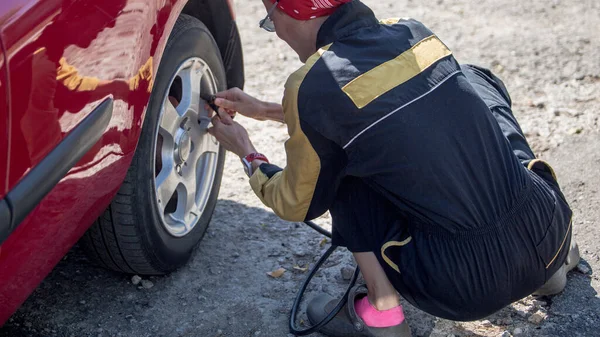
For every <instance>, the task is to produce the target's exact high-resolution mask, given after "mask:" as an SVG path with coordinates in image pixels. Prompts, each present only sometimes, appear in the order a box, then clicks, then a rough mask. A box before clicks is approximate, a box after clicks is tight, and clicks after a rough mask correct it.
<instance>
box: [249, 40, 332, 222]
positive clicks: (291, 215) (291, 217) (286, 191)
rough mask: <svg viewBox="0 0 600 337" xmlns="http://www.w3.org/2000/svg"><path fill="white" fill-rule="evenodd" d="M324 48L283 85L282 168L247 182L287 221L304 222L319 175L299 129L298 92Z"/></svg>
mask: <svg viewBox="0 0 600 337" xmlns="http://www.w3.org/2000/svg"><path fill="white" fill-rule="evenodd" d="M328 48H329V46H326V47H324V48H322V49H319V51H317V52H316V53H315V54H313V55H312V56H311V57H310V58H309V59H308V60H307V61H306V64H305V65H304V66H303V67H301V68H300V69H298V70H297V71H296V72H294V73H293V74H292V75H290V77H289V78H288V80H287V82H286V84H285V94H284V97H283V104H282V105H283V113H284V120H285V123H286V124H287V127H288V134H289V135H290V138H289V139H288V140H287V141H286V143H285V152H286V155H287V165H286V167H285V168H284V169H283V170H282V171H280V172H278V173H276V174H275V175H273V176H272V177H271V178H270V179H269V177H267V175H266V174H264V173H263V172H262V171H261V170H260V169H258V170H256V172H254V174H253V175H252V177H251V178H250V185H251V186H252V190H254V193H256V195H257V196H258V197H259V198H260V200H261V201H262V202H263V203H264V204H265V205H266V206H267V207H270V208H271V209H273V211H274V212H275V214H277V215H278V216H279V217H280V218H282V219H284V220H288V221H303V220H304V219H305V218H306V214H307V213H308V209H309V207H310V203H311V200H312V198H313V194H314V191H315V187H316V185H317V180H318V179H319V172H320V171H321V162H320V159H319V156H318V155H317V152H316V151H315V149H314V148H313V147H312V145H311V144H310V141H309V140H308V138H307V137H306V135H305V134H304V132H303V131H302V128H301V127H300V118H299V116H298V90H299V89H300V85H301V84H302V81H303V80H304V78H305V77H306V74H307V73H308V72H309V71H310V69H311V68H312V66H313V65H314V64H315V63H316V62H317V61H318V60H319V58H320V57H321V55H322V54H323V53H324V52H325V51H326V50H327V49H328Z"/></svg>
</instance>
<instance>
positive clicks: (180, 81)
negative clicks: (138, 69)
mask: <svg viewBox="0 0 600 337" xmlns="http://www.w3.org/2000/svg"><path fill="white" fill-rule="evenodd" d="M220 55H221V54H220V52H219V49H218V47H217V45H216V43H215V41H214V39H213V37H212V35H211V34H210V32H209V30H208V28H206V26H205V25H204V24H202V23H201V22H200V21H199V20H197V19H196V18H194V17H191V16H188V15H185V14H182V15H181V16H180V17H179V18H178V19H177V22H176V24H175V27H174V29H173V31H172V33H171V35H170V36H169V40H168V42H167V45H166V48H165V51H164V53H163V57H162V60H161V63H160V66H159V69H158V73H157V75H156V78H155V85H154V88H153V91H152V95H151V98H150V102H149V104H148V108H147V112H146V117H145V121H144V126H143V128H142V132H141V136H140V139H139V144H138V147H137V149H136V153H135V156H134V158H133V161H132V163H131V167H130V168H129V171H128V173H127V176H126V178H125V181H124V182H123V185H122V186H121V188H120V190H119V192H118V193H117V195H116V197H115V198H114V200H113V201H112V203H111V205H110V206H109V207H108V209H107V210H106V211H105V212H104V214H103V216H101V217H100V218H99V219H98V220H97V221H96V222H95V223H94V225H93V226H92V227H91V228H90V229H89V230H88V231H87V233H86V234H85V235H84V238H83V239H82V241H83V246H84V247H85V249H86V250H87V251H88V253H89V255H90V256H91V257H92V259H93V260H95V261H97V262H98V263H99V264H100V265H103V266H105V267H107V268H110V269H113V270H116V271H121V272H126V273H136V274H143V275H157V274H165V273H168V272H171V271H173V270H175V269H176V268H178V267H180V266H181V265H183V264H184V263H185V262H186V261H187V260H188V259H189V258H190V256H191V254H192V251H193V250H194V248H195V247H196V246H197V245H198V243H199V242H200V240H201V239H202V237H203V236H204V233H205V232H206V229H207V227H208V224H209V222H210V219H211V217H212V213H213V210H214V207H215V204H216V201H217V196H218V193H219V187H220V184H221V176H222V174H223V164H224V160H225V151H224V150H223V149H222V148H221V147H220V146H219V144H218V142H217V141H216V139H215V138H214V137H212V136H211V135H210V134H208V132H207V127H208V123H209V122H210V119H209V117H208V112H207V111H206V109H205V106H204V103H203V101H202V100H201V99H200V93H206V94H213V93H215V92H218V91H220V90H224V89H226V78H225V70H224V67H223V63H222V60H221V57H220Z"/></svg>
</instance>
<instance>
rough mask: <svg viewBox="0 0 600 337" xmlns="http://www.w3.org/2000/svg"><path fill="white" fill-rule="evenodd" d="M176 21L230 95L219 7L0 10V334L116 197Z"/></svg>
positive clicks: (53, 5)
mask: <svg viewBox="0 0 600 337" xmlns="http://www.w3.org/2000/svg"><path fill="white" fill-rule="evenodd" d="M181 13H187V14H188V15H190V16H193V17H195V18H197V19H199V20H200V21H202V22H203V23H204V24H205V25H206V27H208V29H209V30H210V33H211V34H212V36H213V37H214V40H215V41H216V44H217V46H218V48H219V51H220V54H221V57H222V61H223V65H224V68H225V71H226V79H227V86H228V87H234V86H237V87H242V86H243V81H244V78H243V62H242V54H241V44H240V41H239V35H238V33H237V27H236V24H235V17H234V12H233V8H232V4H231V3H230V1H226V0H102V1H97V0H2V1H1V2H0V47H1V48H0V325H2V323H4V322H5V321H6V320H7V319H8V318H9V317H10V316H11V315H12V314H13V313H14V311H15V310H16V309H17V308H18V307H19V306H20V305H21V304H22V303H23V302H24V301H25V299H26V298H27V297H28V296H29V294H30V293H31V292H32V291H33V290H34V289H35V288H36V287H37V286H38V284H39V283H40V282H41V281H42V280H43V279H44V277H45V276H46V275H47V274H48V273H49V272H50V271H51V270H52V268H53V267H54V266H55V265H56V264H57V263H58V262H59V261H60V260H61V259H62V258H63V256H64V255H65V254H66V253H67V252H68V251H69V249H70V248H71V247H72V246H73V245H74V244H75V243H76V242H77V241H78V240H79V239H80V237H81V236H82V235H83V234H84V233H85V232H86V230H88V228H89V227H90V225H91V224H92V223H93V222H94V221H95V220H96V219H97V218H98V217H99V216H100V215H101V214H102V213H103V211H104V210H105V209H106V208H107V206H108V205H109V204H110V203H111V200H112V199H113V197H114V196H115V195H116V193H117V191H118V190H119V188H120V186H121V184H122V182H123V180H124V178H125V176H126V174H127V172H128V169H129V166H130V164H131V162H132V159H133V157H134V154H135V151H136V147H137V146H138V140H139V137H140V133H141V131H142V127H143V125H144V123H145V116H146V107H147V105H148V102H149V99H150V96H151V88H152V86H153V85H155V83H153V74H156V72H157V70H158V67H159V64H160V62H161V58H162V52H163V50H164V49H165V45H166V43H167V40H168V38H169V34H170V33H171V30H172V29H173V27H174V25H175V22H176V20H177V18H178V16H179V15H180V14H181ZM144 74H145V75H144ZM117 78H122V79H129V81H128V82H127V83H129V84H130V87H129V88H127V87H123V85H121V87H120V88H119V87H111V86H110V85H109V82H110V81H111V80H114V79H117ZM131 79H135V80H131ZM132 83H133V84H132ZM90 88H94V90H91V89H90ZM98 88H100V89H98ZM119 89H122V92H120V91H119Z"/></svg>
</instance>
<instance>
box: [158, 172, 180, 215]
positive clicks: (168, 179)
mask: <svg viewBox="0 0 600 337" xmlns="http://www.w3.org/2000/svg"><path fill="white" fill-rule="evenodd" d="M163 165H164V164H163ZM180 181H181V180H180V177H179V175H178V174H177V173H176V172H175V170H174V168H173V166H172V165H171V167H164V166H163V169H162V170H161V172H160V173H159V174H158V176H157V177H156V196H157V197H158V201H159V205H160V207H161V210H163V211H164V209H165V207H166V206H167V204H168V203H169V200H170V199H171V197H172V196H173V193H175V190H176V189H177V186H178V185H179V183H180Z"/></svg>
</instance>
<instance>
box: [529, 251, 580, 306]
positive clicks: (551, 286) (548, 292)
mask: <svg viewBox="0 0 600 337" xmlns="http://www.w3.org/2000/svg"><path fill="white" fill-rule="evenodd" d="M580 259H581V257H580V256H579V246H577V243H576V242H575V240H571V247H570V249H569V255H567V259H566V260H565V263H564V264H563V265H562V266H561V267H560V268H559V269H558V270H557V271H556V273H554V275H552V277H551V278H550V279H549V280H548V281H546V283H545V284H544V285H543V286H541V287H540V288H539V289H538V290H536V291H535V292H534V293H533V294H532V295H533V296H552V295H556V294H558V293H560V292H561V291H563V290H564V289H565V286H566V285H567V273H568V272H570V271H571V270H573V268H575V267H577V264H578V263H579V260H580Z"/></svg>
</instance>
